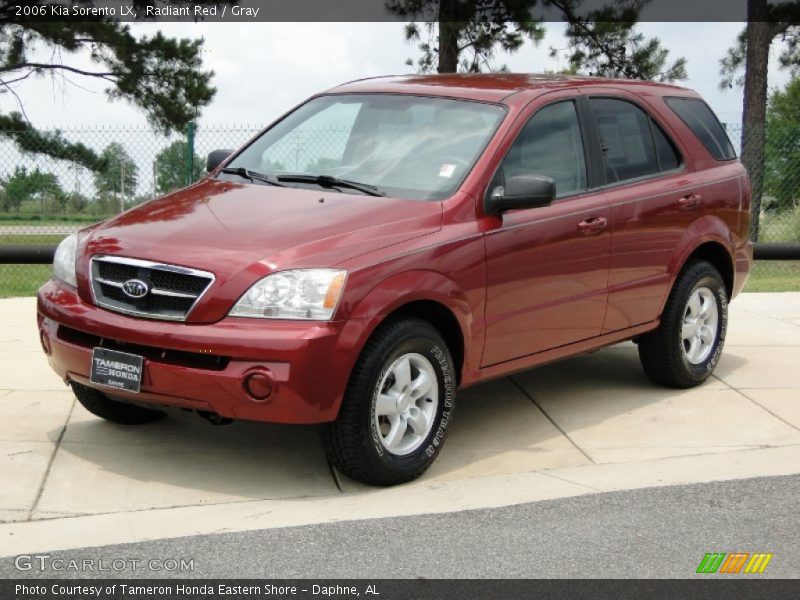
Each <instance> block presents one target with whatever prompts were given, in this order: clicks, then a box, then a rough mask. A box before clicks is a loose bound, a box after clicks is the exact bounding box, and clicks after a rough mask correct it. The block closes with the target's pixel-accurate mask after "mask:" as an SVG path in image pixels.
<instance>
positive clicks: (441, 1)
mask: <svg viewBox="0 0 800 600" xmlns="http://www.w3.org/2000/svg"><path fill="white" fill-rule="evenodd" d="M645 3H646V0H620V1H617V2H613V3H612V2H609V3H607V4H606V5H603V6H601V7H600V8H598V9H591V10H588V11H587V10H582V9H584V8H591V6H593V4H592V3H590V2H585V0H467V1H464V0H389V2H387V6H388V8H389V10H390V11H392V12H393V13H394V14H395V15H397V16H399V17H401V18H406V19H409V20H411V21H412V22H411V23H409V24H408V25H407V26H406V31H405V35H406V40H407V41H412V42H416V43H417V47H418V49H419V50H420V52H421V55H420V57H419V58H418V59H417V61H416V62H414V61H413V60H412V59H409V60H408V61H406V64H408V65H409V66H413V67H415V69H416V70H417V72H420V73H429V72H432V71H438V72H440V73H449V72H456V71H465V72H478V71H507V67H506V66H505V65H500V66H497V65H495V64H494V58H495V55H496V52H497V51H503V52H516V51H518V50H519V49H520V48H521V47H522V45H523V44H524V42H525V40H526V39H530V40H531V41H533V42H534V44H537V45H538V43H539V42H540V41H541V40H542V38H543V37H544V33H545V30H544V28H543V27H542V25H541V23H540V22H538V21H536V20H534V18H533V17H532V15H533V14H534V11H535V9H537V8H543V9H549V10H551V11H555V12H556V13H558V14H560V15H561V17H562V18H563V20H564V21H565V22H566V23H567V30H566V36H567V40H568V44H569V45H568V48H567V60H568V63H569V67H568V68H567V69H566V72H569V73H584V74H589V75H599V76H608V77H627V78H632V79H648V80H659V81H675V80H679V79H685V78H686V60H685V59H684V58H680V59H678V60H676V61H675V62H673V63H672V64H668V62H667V58H668V55H669V51H668V50H666V49H665V48H663V47H662V46H661V42H660V40H659V39H658V38H649V39H646V38H645V37H644V36H643V35H642V34H641V33H636V32H635V31H634V26H635V24H636V21H637V19H638V16H639V11H640V10H641V8H642V6H643V5H644V4H645ZM584 5H587V6H584ZM418 22H422V23H423V24H422V25H421V26H420V25H419V24H418ZM557 52H558V50H554V49H551V55H553V56H555V54H556V53H557Z"/></svg>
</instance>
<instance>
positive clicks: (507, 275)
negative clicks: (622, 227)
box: [482, 98, 611, 367]
mask: <svg viewBox="0 0 800 600" xmlns="http://www.w3.org/2000/svg"><path fill="white" fill-rule="evenodd" d="M578 102H579V100H578V99H576V98H568V99H560V100H557V101H555V102H552V103H550V104H547V105H545V106H543V107H541V108H539V109H538V110H537V111H536V113H535V114H534V115H533V116H532V117H531V118H530V120H529V121H528V122H527V124H526V125H525V126H524V127H523V128H522V130H521V131H520V132H519V134H518V136H517V138H516V140H515V141H514V143H513V144H512V146H511V148H510V149H509V151H508V153H507V154H506V156H505V158H504V159H503V162H502V163H501V165H500V171H499V172H498V176H499V177H500V178H501V179H500V181H502V178H503V177H505V178H508V177H512V176H514V175H521V174H530V175H545V176H547V177H551V178H552V179H554V180H555V182H556V195H557V199H556V201H555V202H553V203H552V204H551V205H550V206H546V207H539V208H530V209H525V210H515V211H509V212H506V213H504V214H503V215H502V223H500V225H499V226H498V227H496V229H494V230H490V231H488V232H487V233H486V237H485V240H486V262H487V265H486V266H487V298H486V325H487V326H486V342H485V346H484V355H483V361H482V362H483V366H484V367H488V366H491V365H495V364H498V363H502V362H505V361H508V360H513V359H516V358H520V357H524V356H528V355H531V354H535V353H537V352H543V351H545V350H550V349H552V348H557V347H559V346H564V345H567V344H571V343H574V342H578V341H581V340H584V339H587V338H591V337H594V336H598V335H600V333H601V330H602V327H603V319H604V317H605V312H606V304H607V300H608V291H607V287H608V285H607V284H608V273H609V260H610V246H611V235H610V232H609V227H608V220H609V207H608V205H607V202H606V199H605V197H604V196H603V194H602V193H599V192H594V193H593V192H592V191H591V189H590V188H591V184H593V183H594V182H593V181H590V179H593V178H594V176H592V177H591V178H590V177H588V176H587V162H586V156H587V154H588V151H587V144H586V131H587V127H586V125H585V120H584V119H582V118H581V114H585V113H582V112H581V111H580V110H579V104H578Z"/></svg>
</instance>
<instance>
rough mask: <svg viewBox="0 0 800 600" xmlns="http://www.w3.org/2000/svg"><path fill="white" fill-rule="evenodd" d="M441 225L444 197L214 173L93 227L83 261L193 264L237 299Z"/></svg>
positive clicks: (84, 267)
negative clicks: (277, 277) (287, 276)
mask: <svg viewBox="0 0 800 600" xmlns="http://www.w3.org/2000/svg"><path fill="white" fill-rule="evenodd" d="M441 225H442V207H441V204H440V203H439V202H422V201H416V200H404V199H397V198H387V197H375V196H365V195H360V194H342V193H338V192H332V191H328V190H321V191H318V190H307V189H298V188H282V187H273V186H266V185H251V184H241V183H232V182H225V181H216V180H211V179H206V180H204V181H202V182H200V183H198V184H196V185H194V186H192V187H190V188H186V189H184V190H181V191H180V192H177V193H175V194H171V195H169V196H165V197H163V198H159V199H156V200H152V201H150V202H147V203H145V204H143V205H141V206H139V207H136V208H134V209H132V210H130V211H128V212H126V213H124V214H122V215H120V216H118V217H115V218H113V219H110V220H109V221H106V222H105V223H102V224H101V225H99V226H98V227H96V228H94V229H92V230H91V231H89V232H88V234H87V236H86V238H85V239H84V240H83V241H82V251H81V256H82V261H83V263H82V268H81V269H80V270H81V271H82V272H83V273H87V272H88V264H87V263H88V259H89V258H90V257H91V256H92V255H95V254H111V255H118V256H127V257H131V258H140V259H145V260H152V261H159V262H164V263H170V264H176V265H181V266H186V267H194V268H197V269H202V270H205V271H211V272H213V273H214V275H215V276H216V281H215V283H214V288H216V290H217V292H218V294H217V295H219V293H220V292H221V295H222V296H227V297H235V298H238V297H239V296H240V295H241V294H242V293H243V292H244V291H245V290H246V289H247V288H248V287H249V286H250V285H251V284H252V283H253V282H254V281H255V280H256V279H258V278H259V277H263V276H264V275H266V274H268V273H270V272H272V271H276V270H283V269H288V268H302V267H328V266H334V265H336V264H338V263H340V262H342V261H345V260H348V259H352V258H355V257H357V256H360V255H362V254H365V253H367V252H371V251H374V250H378V249H380V248H385V247H387V246H391V245H393V244H397V243H400V242H404V241H407V240H409V239H412V238H415V237H419V236H422V235H426V234H429V233H434V232H436V231H438V230H439V229H441ZM87 291H88V290H87ZM208 295H213V294H211V291H210V292H209V294H207V296H208ZM197 308H198V309H199V308H200V306H198V307H197ZM195 312H196V311H195Z"/></svg>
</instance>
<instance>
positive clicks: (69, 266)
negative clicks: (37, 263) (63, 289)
mask: <svg viewBox="0 0 800 600" xmlns="http://www.w3.org/2000/svg"><path fill="white" fill-rule="evenodd" d="M77 249H78V234H77V233H73V234H72V235H70V236H69V237H67V238H64V240H63V241H62V242H61V243H60V244H59V245H58V248H56V254H55V257H54V258H53V274H54V275H55V276H56V277H57V278H58V279H60V280H61V281H63V282H64V283H68V284H70V285H71V286H73V287H77V286H78V282H77V280H76V279H75V252H76V251H77Z"/></svg>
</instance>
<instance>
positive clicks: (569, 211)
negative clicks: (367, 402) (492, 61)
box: [38, 74, 752, 423]
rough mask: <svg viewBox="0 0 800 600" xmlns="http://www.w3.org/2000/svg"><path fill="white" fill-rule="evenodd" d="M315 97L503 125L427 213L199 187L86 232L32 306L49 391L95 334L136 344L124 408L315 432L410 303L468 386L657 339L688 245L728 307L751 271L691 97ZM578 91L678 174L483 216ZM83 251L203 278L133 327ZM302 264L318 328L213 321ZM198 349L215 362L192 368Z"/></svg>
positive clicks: (592, 87)
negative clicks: (135, 375) (449, 329)
mask: <svg viewBox="0 0 800 600" xmlns="http://www.w3.org/2000/svg"><path fill="white" fill-rule="evenodd" d="M327 93H329V94H339V93H395V94H415V95H426V96H443V97H450V98H463V99H468V100H473V101H480V102H491V103H498V104H501V105H503V106H505V107H506V110H507V113H506V116H505V119H504V120H503V121H502V122H501V124H500V125H499V127H498V129H497V132H496V133H495V135H494V136H493V138H492V139H491V141H490V142H489V144H488V146H487V148H486V149H485V151H484V152H483V154H482V156H481V157H480V158H479V160H478V162H477V163H476V164H475V166H474V167H473V169H472V170H471V172H470V173H469V174H468V175H467V176H466V178H465V179H464V181H463V182H462V184H461V186H460V188H459V189H458V191H456V192H455V193H454V194H453V195H452V196H451V197H450V198H447V199H445V200H442V201H435V202H425V201H414V200H404V199H396V198H374V197H368V196H363V195H358V194H339V193H332V192H328V191H324V192H320V191H314V190H306V189H291V188H278V187H269V186H260V185H245V184H236V183H230V182H223V181H218V180H215V179H213V178H207V179H205V180H203V181H201V182H199V183H198V184H196V185H194V186H192V187H189V188H186V189H184V190H181V191H179V192H176V193H175V194H172V195H170V196H166V197H164V198H160V199H157V200H153V201H151V202H149V203H146V204H144V205H142V206H140V207H137V208H135V209H132V210H130V211H128V212H126V213H124V214H123V215H120V216H119V217H117V218H114V219H111V220H110V221H108V222H105V223H103V224H100V225H99V226H95V227H93V228H90V229H88V230H85V232H84V233H83V234H82V238H81V241H80V244H79V250H78V256H79V259H78V261H77V279H78V287H77V290H76V289H74V288H71V287H70V286H68V285H66V284H64V283H61V282H58V281H55V280H53V281H51V282H49V283H47V284H45V286H43V287H42V289H41V290H40V291H39V298H38V313H39V323H40V329H41V333H42V336H43V337H44V338H45V339H46V344H44V345H45V346H46V347H47V348H48V356H49V360H50V364H51V366H52V367H53V369H54V370H55V371H56V372H57V373H58V374H59V375H60V376H61V377H62V378H63V379H64V380H65V381H70V380H74V381H77V382H79V383H83V384H85V385H91V384H90V383H89V382H88V377H89V360H90V355H91V350H92V347H93V344H94V340H100V339H103V340H107V341H111V342H113V343H120V344H128V345H130V344H133V345H135V346H136V347H142V348H144V349H145V350H143V352H145V378H144V381H143V384H142V392H141V393H140V394H131V393H128V392H118V391H117V392H115V394H116V395H118V396H120V397H124V398H130V399H135V400H137V401H144V402H152V403H155V404H162V405H170V406H179V407H184V408H190V409H197V410H204V411H210V412H214V413H217V414H219V415H221V416H223V417H230V418H238V419H250V420H257V421H269V422H278V423H320V422H327V421H332V420H334V419H335V418H336V416H337V414H338V410H339V406H340V404H341V400H342V397H343V394H344V392H345V388H346V385H347V381H348V378H349V374H350V371H351V370H352V368H353V365H354V364H355V363H356V361H357V359H358V356H359V353H360V352H361V349H362V348H363V346H364V344H365V343H366V341H367V340H368V339H369V336H370V335H371V334H372V333H373V332H374V331H375V329H376V328H377V327H378V326H379V325H380V324H381V323H382V322H383V321H384V320H385V319H386V318H387V316H389V315H390V314H391V313H392V312H394V311H396V310H398V309H402V308H403V307H408V306H409V305H410V304H411V303H415V302H427V303H436V304H438V305H439V306H441V307H443V308H445V309H446V310H447V311H449V312H450V314H451V315H452V316H453V318H454V320H455V322H457V324H458V328H459V329H460V332H461V337H462V339H463V361H462V364H460V365H457V367H458V368H459V371H460V380H461V385H462V386H466V385H471V384H473V383H476V382H478V381H481V380H484V379H487V378H491V377H498V376H501V375H504V374H507V373H510V372H513V371H517V370H520V369H525V368H529V367H531V366H535V365H538V364H542V363H544V362H550V361H553V360H558V359H560V358H564V357H566V356H571V355H574V354H576V353H579V352H584V351H587V350H591V349H593V348H597V347H601V346H604V345H608V344H611V343H615V342H618V341H621V340H624V339H630V338H632V337H635V336H637V335H641V334H642V333H644V332H646V331H648V330H651V329H653V328H655V327H657V326H658V322H659V317H660V313H661V310H662V309H663V306H664V303H665V301H666V298H667V295H668V294H669V291H670V289H671V286H672V284H673V283H674V281H675V278H676V277H677V275H678V274H679V272H680V270H681V268H682V267H683V265H684V264H685V261H686V260H687V259H688V258H689V257H690V256H691V255H692V253H694V252H697V251H698V249H700V251H702V250H703V248H705V247H707V246H704V245H707V244H714V245H716V246H717V247H718V248H722V249H724V255H725V256H728V257H729V259H730V263H729V265H728V267H729V270H730V273H731V275H732V278H731V281H730V282H729V283H730V287H731V291H732V293H733V295H735V294H737V293H738V292H739V291H740V290H741V289H742V287H743V286H744V283H745V281H746V279H747V275H748V272H749V266H750V262H751V260H752V246H751V244H750V243H749V242H748V241H747V231H748V224H749V222H748V219H749V217H748V214H749V206H750V193H749V185H748V181H747V177H746V175H745V173H744V169H743V168H742V166H741V164H740V163H739V162H738V161H730V162H717V161H715V160H714V159H713V158H712V157H711V156H710V154H709V153H708V152H707V151H706V150H705V148H704V147H703V146H702V144H701V143H700V142H699V141H698V140H697V138H695V137H694V135H693V134H692V133H691V132H690V131H689V129H688V128H687V127H686V125H684V124H683V122H682V121H681V120H680V119H679V118H678V117H677V116H676V115H675V114H674V113H673V112H672V111H671V110H670V109H669V107H668V106H667V105H666V104H665V102H664V99H663V98H664V96H687V97H697V96H696V94H694V93H693V92H690V91H688V90H685V89H682V88H678V87H675V86H667V85H658V84H651V83H646V82H627V81H615V80H604V79H588V78H572V77H545V76H533V75H517V74H498V75H442V76H404V77H394V78H378V79H371V80H363V81H357V82H352V83H349V84H345V85H343V86H340V87H337V88H334V89H333V90H330V91H329V92H327ZM591 95H604V96H614V97H619V98H623V99H626V100H629V101H631V102H634V103H636V104H637V105H639V106H640V107H641V108H643V109H644V110H646V111H647V112H648V113H649V114H650V115H651V116H652V117H653V118H654V119H655V120H656V122H658V124H659V125H660V126H661V127H662V128H663V129H664V130H665V131H666V132H667V134H668V135H669V136H670V137H671V138H672V139H673V141H674V142H675V144H676V146H677V148H678V149H679V151H680V153H681V155H682V157H683V165H682V167H681V168H680V169H679V170H677V171H674V172H671V173H663V174H661V175H659V176H655V177H651V178H649V179H645V180H642V181H638V180H634V181H630V182H627V183H624V184H621V185H614V186H606V187H599V188H596V189H593V190H590V191H589V192H587V193H582V194H580V195H577V196H574V197H570V198H564V199H561V200H558V201H556V202H554V203H553V204H552V205H550V206H546V207H541V208H535V209H528V210H518V211H510V212H506V213H505V214H503V215H502V216H495V215H486V214H484V210H483V198H484V196H485V194H486V191H487V187H488V185H489V182H490V180H491V178H492V176H493V174H494V172H495V169H496V168H497V166H498V165H499V163H500V161H501V160H502V159H503V156H504V155H505V153H506V151H507V150H508V148H509V147H510V146H511V144H512V143H513V142H514V140H515V139H516V137H517V134H518V133H519V131H520V130H521V129H522V128H523V127H524V125H525V123H526V122H527V120H528V118H529V117H530V116H531V115H533V114H535V113H536V112H537V111H538V110H539V109H540V108H541V107H542V106H544V105H546V104H548V103H550V102H552V101H554V100H558V99H564V98H576V97H579V96H591ZM689 196H691V197H692V198H695V197H696V199H697V202H694V200H693V201H692V202H690V204H692V206H690V207H688V208H687V207H686V206H685V204H686V203H685V202H682V201H681V199H682V198H685V197H689ZM321 198H324V201H323V202H320V199H321ZM594 217H602V218H603V219H606V221H607V223H608V227H607V228H606V229H604V230H602V231H598V232H597V234H596V235H581V234H580V233H579V229H578V224H579V223H580V222H582V221H583V220H585V219H589V218H594ZM95 255H118V256H125V257H129V258H138V259H144V260H152V261H159V262H167V263H171V264H176V265H182V266H186V267H191V268H195V269H201V270H206V271H211V272H213V273H214V275H215V278H216V279H215V281H214V283H213V284H212V287H211V288H210V289H209V290H208V291H207V293H206V294H205V295H204V296H203V297H202V298H201V300H200V301H199V302H198V304H197V306H196V307H195V308H194V309H193V310H192V311H191V312H190V314H189V316H188V318H187V320H186V322H166V321H157V320H149V319H140V318H134V317H129V316H125V315H122V314H118V313H115V312H111V311H109V310H105V309H102V308H99V307H97V306H95V305H94V303H93V300H92V294H91V290H90V284H89V261H90V258H91V257H92V256H95ZM304 267H336V268H341V269H346V270H347V272H348V277H347V282H346V285H345V289H344V292H343V296H342V298H341V300H340V303H339V306H338V308H337V310H336V313H335V314H334V318H333V320H332V321H330V322H317V321H308V322H305V321H280V320H270V319H245V318H233V317H228V316H227V314H228V312H229V310H230V309H231V307H232V306H233V304H234V303H235V302H236V301H237V300H238V299H239V297H240V296H241V295H242V294H243V293H244V292H245V291H246V290H247V289H248V288H249V287H250V286H251V285H252V284H253V283H254V282H255V281H257V280H259V279H260V278H262V277H264V276H266V275H268V274H269V273H272V272H274V271H279V270H286V269H294V268H304ZM434 325H437V323H434ZM161 350H163V351H164V352H163V356H162V355H160V354H159V352H160V351H161ZM171 352H177V353H186V355H185V356H184V355H181V356H184V358H182V359H181V360H184V359H185V361H184V362H180V361H177V362H176V361H175V360H171V359H169V358H168V357H169V356H171V354H170V353H171ZM204 355H210V356H214V357H221V358H222V359H224V361H223V362H222V363H220V366H219V367H217V368H208V367H207V366H204V365H205V363H203V362H202V360H201V357H202V356H204ZM192 357H195V358H194V359H193V358H192ZM195 359H196V361H197V362H196V364H195V363H192V360H195ZM252 370H259V371H261V372H263V373H266V374H268V376H269V377H270V378H271V380H272V382H273V393H272V395H271V396H270V397H269V398H268V399H267V401H255V400H253V399H251V398H250V397H248V395H247V394H246V392H245V391H244V388H243V386H242V380H243V377H244V376H245V375H246V374H247V373H248V372H250V371H252Z"/></svg>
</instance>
